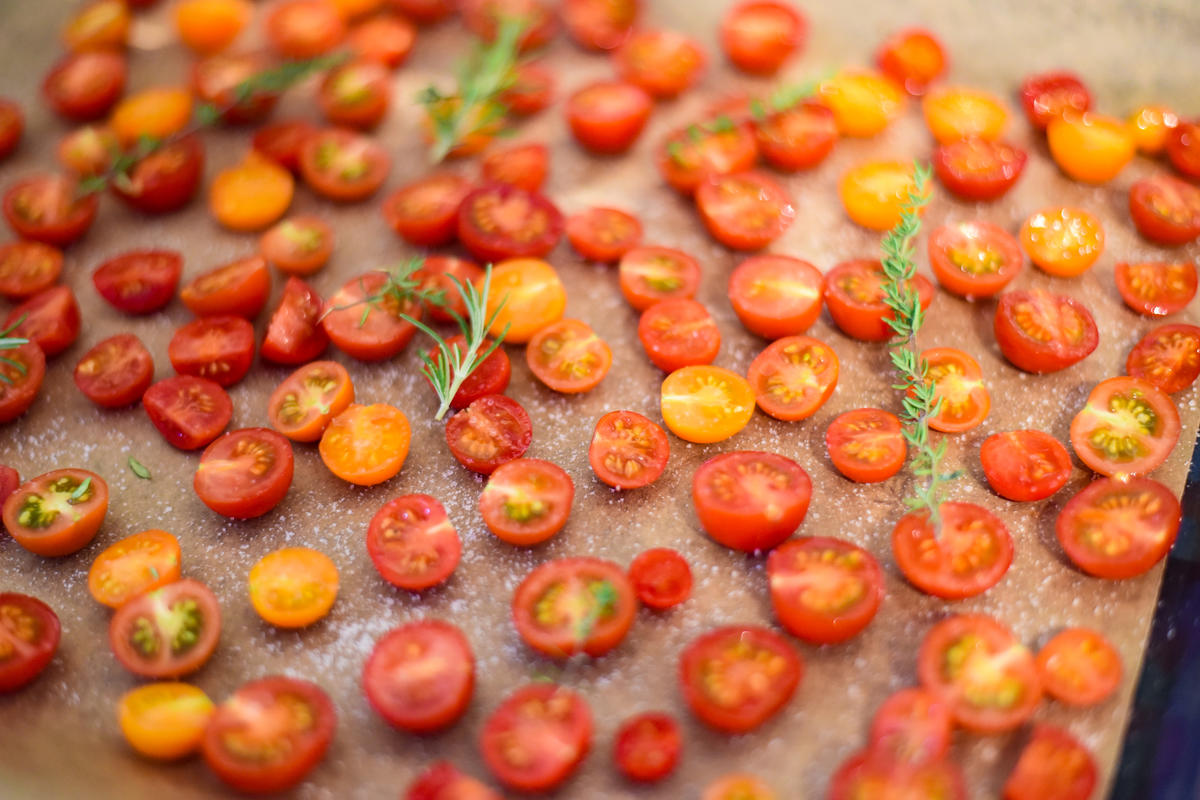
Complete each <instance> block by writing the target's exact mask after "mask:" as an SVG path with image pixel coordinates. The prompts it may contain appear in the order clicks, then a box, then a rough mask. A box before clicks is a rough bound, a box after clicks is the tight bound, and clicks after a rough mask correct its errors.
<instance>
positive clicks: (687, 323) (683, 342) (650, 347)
mask: <svg viewBox="0 0 1200 800" xmlns="http://www.w3.org/2000/svg"><path fill="white" fill-rule="evenodd" d="M638 339H640V340H641V343H642V348H643V349H644V350H645V351H646V356H647V357H648V358H649V359H650V361H651V363H653V364H654V366H656V367H658V368H659V369H661V370H662V371H663V372H671V371H673V370H677V369H680V368H681V367H687V366H694V365H702V364H711V363H712V362H713V359H715V358H716V357H717V351H718V350H720V348H721V331H720V329H719V328H717V323H716V320H714V319H713V318H712V314H710V313H708V309H707V308H705V307H704V306H703V305H701V304H700V303H698V302H696V301H695V300H688V299H684V298H676V299H672V300H663V301H662V302H660V303H655V304H654V305H652V306H650V307H649V308H647V309H646V310H645V311H643V312H642V316H641V318H640V319H639V320H638Z"/></svg>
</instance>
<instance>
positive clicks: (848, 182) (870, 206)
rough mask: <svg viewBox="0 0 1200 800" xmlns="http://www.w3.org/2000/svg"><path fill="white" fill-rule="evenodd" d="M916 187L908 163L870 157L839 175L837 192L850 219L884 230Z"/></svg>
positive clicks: (894, 221) (897, 219)
mask: <svg viewBox="0 0 1200 800" xmlns="http://www.w3.org/2000/svg"><path fill="white" fill-rule="evenodd" d="M916 189H917V187H916V185H915V184H914V183H913V180H912V166H911V165H910V164H908V163H905V162H901V161H870V162H867V163H865V164H861V165H859V166H857V167H853V168H852V169H850V170H848V171H847V172H846V173H845V174H844V175H842V179H841V181H840V182H839V183H838V196H839V197H840V198H841V200H842V206H843V207H844V208H845V209H846V214H847V215H849V217H850V219H852V220H853V221H854V222H856V223H858V224H859V225H862V226H863V227H864V228H868V229H870V230H873V231H886V230H890V229H891V228H894V227H895V226H896V225H897V224H898V223H899V222H900V214H901V212H902V211H903V209H904V206H905V205H906V204H907V203H908V202H909V198H910V197H911V196H912V195H914V194H915V193H916ZM928 191H929V189H926V192H928Z"/></svg>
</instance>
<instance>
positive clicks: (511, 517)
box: [479, 458, 575, 546]
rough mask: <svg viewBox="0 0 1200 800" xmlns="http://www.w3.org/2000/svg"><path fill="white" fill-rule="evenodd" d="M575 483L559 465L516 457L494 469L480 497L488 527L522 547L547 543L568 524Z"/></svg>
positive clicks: (500, 536) (498, 535)
mask: <svg viewBox="0 0 1200 800" xmlns="http://www.w3.org/2000/svg"><path fill="white" fill-rule="evenodd" d="M574 500H575V484H574V482H573V481H572V480H571V476H570V475H568V474H567V472H566V471H565V470H564V469H563V468H562V467H560V466H558V465H557V464H554V463H551V462H549V461H543V460H541V459H537V458H516V459H513V460H512V461H508V462H505V463H504V464H501V465H500V466H498V467H496V469H495V470H493V472H492V474H491V475H490V476H489V477H488V482H487V485H486V486H484V488H483V493H482V494H481V495H480V496H479V513H480V514H481V515H482V516H483V523H484V524H485V525H487V527H488V530H490V531H491V532H492V533H494V534H495V535H496V536H497V537H499V538H500V539H502V540H504V541H506V542H508V543H509V544H514V545H518V546H528V545H534V544H538V543H539V542H544V541H545V540H547V539H549V538H550V537H552V536H554V535H555V534H556V533H558V532H559V531H560V530H562V528H563V526H564V525H566V524H567V518H568V517H569V516H570V514H571V503H572V502H574Z"/></svg>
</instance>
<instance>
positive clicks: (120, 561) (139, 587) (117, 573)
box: [88, 530, 180, 608]
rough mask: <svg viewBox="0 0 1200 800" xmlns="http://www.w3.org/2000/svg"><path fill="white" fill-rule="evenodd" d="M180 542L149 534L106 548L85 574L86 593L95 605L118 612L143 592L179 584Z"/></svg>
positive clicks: (163, 533)
mask: <svg viewBox="0 0 1200 800" xmlns="http://www.w3.org/2000/svg"><path fill="white" fill-rule="evenodd" d="M179 569H180V551H179V540H178V539H176V538H175V537H174V536H172V535H171V534H169V533H167V532H166V531H160V530H148V531H142V532H141V533H135V534H134V535H132V536H127V537H125V538H124V539H122V540H121V541H119V542H116V543H115V544H112V545H109V546H108V547H107V548H105V550H104V552H102V553H101V554H100V555H98V556H96V560H95V561H93V562H92V567H91V569H90V570H88V591H89V592H91V595H92V597H93V598H95V600H96V602H97V603H102V604H104V605H106V606H108V607H109V608H120V607H121V606H123V605H125V604H126V603H127V602H129V601H130V600H131V599H133V598H134V597H136V596H137V595H139V594H141V593H142V592H146V591H149V590H151V589H157V588H159V587H160V586H166V585H167V584H168V583H174V582H175V581H177V580H179Z"/></svg>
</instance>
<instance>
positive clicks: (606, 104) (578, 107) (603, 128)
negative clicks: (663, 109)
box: [566, 81, 654, 155]
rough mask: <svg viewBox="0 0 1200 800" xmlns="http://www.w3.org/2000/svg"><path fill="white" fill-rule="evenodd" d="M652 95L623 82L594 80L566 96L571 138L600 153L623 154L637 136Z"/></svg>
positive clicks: (648, 108) (650, 109) (645, 117)
mask: <svg viewBox="0 0 1200 800" xmlns="http://www.w3.org/2000/svg"><path fill="white" fill-rule="evenodd" d="M653 108H654V100H653V98H652V97H651V96H650V95H649V94H648V93H647V92H646V90H644V89H643V88H641V87H640V86H637V85H635V84H632V83H628V82H626V81H597V82H596V83H592V84H589V85H587V86H585V87H583V88H582V89H579V90H578V91H576V92H575V93H574V94H572V95H571V96H570V97H569V98H568V99H567V109H566V115H567V124H568V125H569V126H570V128H571V133H572V135H573V136H574V137H575V141H577V142H579V144H581V145H583V147H584V148H585V149H587V150H590V151H591V152H593V153H598V154H600V155H616V154H618V153H624V152H625V151H626V150H628V149H629V148H630V147H632V146H633V143H634V142H635V141H637V138H638V136H640V135H641V133H642V129H643V128H645V127H646V121H647V120H649V119H650V112H651V111H652V110H653Z"/></svg>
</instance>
